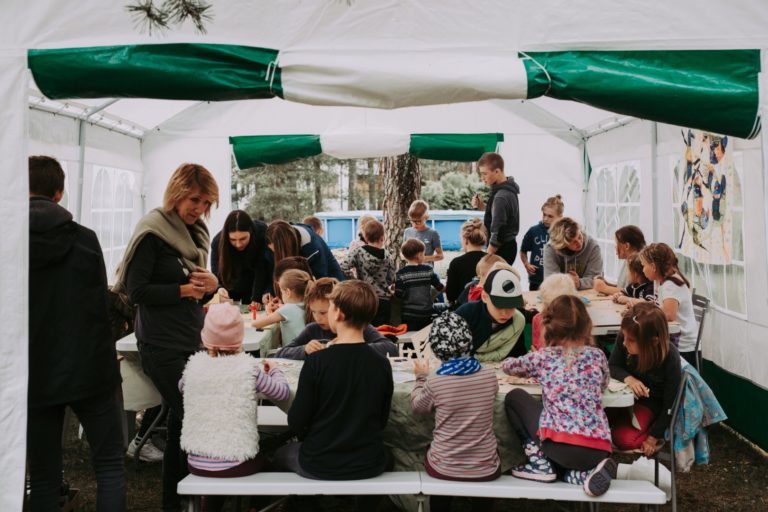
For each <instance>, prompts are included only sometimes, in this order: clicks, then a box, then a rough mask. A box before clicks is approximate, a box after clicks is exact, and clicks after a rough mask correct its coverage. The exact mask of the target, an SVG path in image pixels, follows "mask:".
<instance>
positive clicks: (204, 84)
mask: <svg viewBox="0 0 768 512" xmlns="http://www.w3.org/2000/svg"><path fill="white" fill-rule="evenodd" d="M277 53H278V52H277V50H272V49H269V48H256V47H250V46H237V45H226V44H192V43H180V44H148V45H130V46H98V47H87V48H62V49H53V50H29V53H28V56H27V59H28V64H29V68H30V69H31V70H32V74H33V75H34V77H35V82H36V83H37V86H38V87H39V88H40V90H41V91H42V92H43V94H45V95H46V96H47V97H49V98H53V99H58V98H156V99H175V100H200V101H222V100H240V99H254V98H271V97H274V96H280V97H282V95H283V90H282V84H281V82H280V68H279V67H276V65H275V64H274V63H275V61H276V59H277Z"/></svg>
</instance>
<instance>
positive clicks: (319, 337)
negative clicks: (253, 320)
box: [277, 277, 398, 360]
mask: <svg viewBox="0 0 768 512" xmlns="http://www.w3.org/2000/svg"><path fill="white" fill-rule="evenodd" d="M337 284H339V280H338V279H336V278H333V277H321V278H320V279H317V280H315V281H312V282H311V283H310V284H309V286H308V287H307V291H306V293H305V294H304V301H305V303H306V307H307V315H306V321H307V326H306V327H304V330H302V331H301V332H300V333H299V335H298V336H296V337H295V338H294V339H293V340H292V341H291V342H290V343H288V344H287V345H283V348H281V349H280V350H279V351H278V352H277V357H281V358H283V359H302V360H303V359H306V357H307V356H308V355H309V354H312V353H314V352H317V351H318V350H323V349H325V348H327V347H329V346H332V345H333V339H334V338H335V337H336V334H334V333H333V331H331V326H330V324H329V323H328V307H329V305H330V301H329V300H328V297H330V295H331V293H332V292H333V289H334V287H335V286H336V285H337ZM363 339H364V340H365V343H366V344H367V345H368V346H369V347H371V348H372V349H373V350H374V352H376V353H377V354H380V355H382V356H387V355H389V356H393V357H397V355H398V349H397V345H395V344H394V343H392V342H391V341H390V340H389V339H387V338H386V337H385V336H384V335H383V334H381V333H380V332H379V331H377V330H376V329H375V328H374V327H373V326H372V325H367V326H366V327H365V330H363Z"/></svg>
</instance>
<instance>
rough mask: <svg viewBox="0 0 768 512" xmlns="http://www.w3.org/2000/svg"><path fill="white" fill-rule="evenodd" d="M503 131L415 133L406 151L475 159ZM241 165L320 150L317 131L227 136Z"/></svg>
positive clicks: (499, 139)
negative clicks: (292, 133) (308, 133)
mask: <svg viewBox="0 0 768 512" xmlns="http://www.w3.org/2000/svg"><path fill="white" fill-rule="evenodd" d="M503 140H504V134H503V133H464V134H462V133H449V134H446V133H415V134H412V135H411V142H410V150H409V152H410V153H411V154H412V155H414V156H416V157H418V158H424V159H429V160H447V161H453V162H474V161H476V160H477V159H479V158H480V156H482V154H483V153H486V152H488V151H496V148H497V146H498V144H499V142H502V141H503ZM229 143H230V144H232V152H233V153H234V155H235V161H236V162H237V166H238V167H239V168H240V169H249V168H251V167H258V166H261V165H267V164H285V163H288V162H292V161H294V160H298V159H300V158H309V157H312V156H316V155H319V154H321V153H323V148H322V145H321V143H320V135H244V136H239V137H230V138H229Z"/></svg>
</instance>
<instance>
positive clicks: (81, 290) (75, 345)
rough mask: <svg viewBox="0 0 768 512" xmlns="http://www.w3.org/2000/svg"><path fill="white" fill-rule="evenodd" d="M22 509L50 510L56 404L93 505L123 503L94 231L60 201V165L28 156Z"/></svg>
mask: <svg viewBox="0 0 768 512" xmlns="http://www.w3.org/2000/svg"><path fill="white" fill-rule="evenodd" d="M29 190H30V198H29V387H28V389H29V391H28V398H27V416H28V421H27V462H28V465H29V484H30V495H29V507H30V510H58V509H59V494H60V484H61V473H62V454H61V430H62V428H63V427H64V409H65V407H66V406H69V407H71V408H72V410H73V411H74V412H75V415H77V418H78V420H79V421H80V424H82V426H83V429H84V430H85V435H86V437H87V438H88V444H89V445H90V446H91V457H92V463H93V467H94V470H95V472H96V483H97V494H96V508H97V510H115V511H118V512H119V511H121V510H125V469H124V467H123V432H122V424H121V421H120V416H121V412H122V411H121V410H120V408H119V406H118V402H117V388H118V386H120V371H119V368H118V363H117V355H116V353H115V345H114V343H113V342H112V334H111V330H110V325H109V319H108V316H107V273H106V270H105V267H104V257H103V256H102V253H101V247H100V246H99V241H98V239H97V238H96V233H94V232H93V231H91V230H90V229H88V228H85V227H83V226H81V225H80V224H78V223H76V222H74V221H73V220H72V214H71V213H69V212H68V211H67V210H65V209H64V208H62V207H61V206H59V204H58V203H59V201H61V198H62V196H63V194H64V171H63V170H62V168H61V165H60V164H59V162H57V161H56V160H55V159H54V158H51V157H48V156H33V157H30V158H29Z"/></svg>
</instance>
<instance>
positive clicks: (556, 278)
mask: <svg viewBox="0 0 768 512" xmlns="http://www.w3.org/2000/svg"><path fill="white" fill-rule="evenodd" d="M578 294H579V292H578V291H577V290H576V286H575V285H574V284H573V279H571V277H570V276H569V275H567V274H552V275H551V276H549V277H547V278H546V279H545V280H544V282H542V283H541V286H540V287H539V297H541V305H542V308H541V309H542V311H543V310H544V308H546V307H547V305H548V304H549V303H550V302H552V301H553V300H555V299H556V298H558V297H559V296H561V295H578ZM532 324H533V325H532V344H531V346H532V348H533V350H540V349H542V348H544V346H545V343H544V336H543V335H542V332H541V313H538V314H536V316H534V317H533V322H532Z"/></svg>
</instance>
